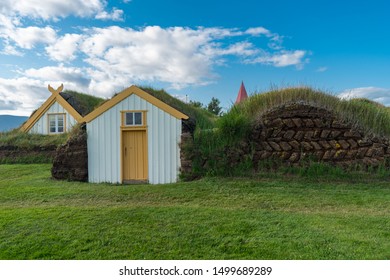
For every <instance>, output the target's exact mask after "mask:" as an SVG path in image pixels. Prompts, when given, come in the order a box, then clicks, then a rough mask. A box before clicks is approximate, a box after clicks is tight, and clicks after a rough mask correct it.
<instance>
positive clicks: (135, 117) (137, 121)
mask: <svg viewBox="0 0 390 280" xmlns="http://www.w3.org/2000/svg"><path fill="white" fill-rule="evenodd" d="M125 125H126V126H141V125H143V119H142V112H126V113H125Z"/></svg>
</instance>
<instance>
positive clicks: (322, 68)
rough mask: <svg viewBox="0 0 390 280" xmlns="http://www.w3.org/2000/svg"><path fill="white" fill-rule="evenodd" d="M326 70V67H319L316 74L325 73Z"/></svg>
mask: <svg viewBox="0 0 390 280" xmlns="http://www.w3.org/2000/svg"><path fill="white" fill-rule="evenodd" d="M327 70H328V67H325V66H323V67H319V68H318V69H317V70H316V72H325V71H327Z"/></svg>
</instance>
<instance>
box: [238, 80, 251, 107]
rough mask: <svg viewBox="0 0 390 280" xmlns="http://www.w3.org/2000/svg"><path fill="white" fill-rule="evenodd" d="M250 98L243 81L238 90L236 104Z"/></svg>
mask: <svg viewBox="0 0 390 280" xmlns="http://www.w3.org/2000/svg"><path fill="white" fill-rule="evenodd" d="M247 98H248V94H247V93H246V89H245V86H244V82H241V86H240V90H239V91H238V95H237V99H236V104H238V103H240V102H241V101H243V100H245V99H247Z"/></svg>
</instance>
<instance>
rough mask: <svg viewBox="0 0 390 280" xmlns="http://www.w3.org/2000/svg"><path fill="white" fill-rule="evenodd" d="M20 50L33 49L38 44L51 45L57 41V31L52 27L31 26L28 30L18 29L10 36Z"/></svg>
mask: <svg viewBox="0 0 390 280" xmlns="http://www.w3.org/2000/svg"><path fill="white" fill-rule="evenodd" d="M8 37H9V39H11V40H13V41H14V42H15V43H16V44H17V45H18V46H19V47H20V48H24V49H32V48H34V47H35V46H36V45H37V44H50V43H54V42H55V41H56V37H57V34H56V31H55V30H54V29H53V28H51V27H48V26H46V27H43V28H40V27H36V26H29V27H26V28H16V29H15V30H13V31H12V33H10V34H8Z"/></svg>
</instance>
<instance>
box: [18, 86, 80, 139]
mask: <svg viewBox="0 0 390 280" xmlns="http://www.w3.org/2000/svg"><path fill="white" fill-rule="evenodd" d="M62 89H63V85H61V86H60V87H59V88H57V89H56V90H54V89H53V88H52V87H51V86H50V85H49V91H50V92H51V93H52V94H51V96H50V97H49V98H48V99H47V100H46V101H45V102H44V103H43V104H42V106H41V107H39V108H38V110H36V111H35V112H34V113H33V114H32V115H31V117H30V118H29V119H28V120H27V121H26V122H25V123H24V124H23V125H22V127H21V131H24V132H28V133H37V134H59V133H64V132H67V131H69V130H70V129H71V128H72V127H73V126H74V125H75V124H77V123H79V122H81V121H82V119H83V117H82V116H81V115H80V114H79V112H77V111H76V109H74V108H73V107H72V105H70V104H69V103H68V102H67V101H66V100H65V99H64V98H63V96H62V95H61V91H62Z"/></svg>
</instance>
